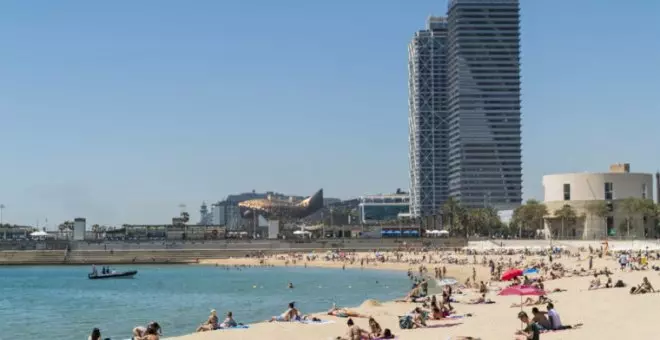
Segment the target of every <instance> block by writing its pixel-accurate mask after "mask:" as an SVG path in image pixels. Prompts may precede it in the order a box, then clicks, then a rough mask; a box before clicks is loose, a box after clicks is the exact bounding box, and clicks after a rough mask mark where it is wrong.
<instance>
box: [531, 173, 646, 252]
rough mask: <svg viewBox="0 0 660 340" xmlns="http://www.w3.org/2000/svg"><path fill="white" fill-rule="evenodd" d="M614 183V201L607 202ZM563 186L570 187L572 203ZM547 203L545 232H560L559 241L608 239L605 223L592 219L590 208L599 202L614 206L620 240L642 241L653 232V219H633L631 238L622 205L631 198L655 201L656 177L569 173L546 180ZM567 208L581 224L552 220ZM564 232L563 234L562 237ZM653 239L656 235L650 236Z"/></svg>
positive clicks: (545, 193)
mask: <svg viewBox="0 0 660 340" xmlns="http://www.w3.org/2000/svg"><path fill="white" fill-rule="evenodd" d="M608 182H609V183H612V195H613V196H612V199H611V200H609V199H608V200H606V199H605V183H608ZM564 184H569V185H570V200H564V198H565V197H564ZM543 189H544V201H545V202H544V203H545V205H546V206H547V207H548V213H549V216H548V218H546V220H545V228H546V231H549V230H550V229H553V230H558V231H559V232H560V235H559V237H560V238H578V239H587V240H588V239H602V238H605V237H606V236H607V224H606V219H605V218H601V217H598V216H593V215H591V214H590V212H589V206H590V205H593V204H594V203H596V202H602V201H606V202H611V203H612V205H613V211H612V213H611V214H610V216H611V217H612V218H613V226H614V228H615V229H616V230H617V237H631V238H637V239H642V238H644V237H645V233H646V232H647V231H648V232H649V233H652V232H653V229H654V228H653V223H654V221H653V219H647V220H646V221H644V218H643V217H642V216H634V217H633V219H632V223H631V225H630V234H628V230H627V226H626V227H624V228H623V230H622V228H621V226H622V225H623V224H626V218H627V216H626V215H625V213H624V212H623V209H622V206H621V202H622V200H624V199H626V198H630V197H634V198H646V199H652V198H653V176H652V175H651V174H643V173H569V174H556V175H547V176H543ZM564 205H569V206H571V207H572V208H573V209H574V210H575V211H576V213H577V215H578V216H579V218H578V221H577V222H576V223H575V224H573V225H568V224H567V223H565V222H564V225H563V228H562V221H561V220H560V219H557V218H553V216H554V212H555V211H556V210H559V209H561V208H562V207H563V206H564ZM562 229H563V233H562ZM649 236H653V235H649Z"/></svg>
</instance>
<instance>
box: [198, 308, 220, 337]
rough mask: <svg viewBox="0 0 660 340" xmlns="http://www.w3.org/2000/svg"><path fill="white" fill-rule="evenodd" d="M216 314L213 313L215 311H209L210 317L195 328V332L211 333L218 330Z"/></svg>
mask: <svg viewBox="0 0 660 340" xmlns="http://www.w3.org/2000/svg"><path fill="white" fill-rule="evenodd" d="M218 321H219V319H218V314H217V312H216V311H215V309H212V310H211V315H209V318H208V319H207V320H206V321H205V322H204V323H203V324H201V325H199V327H197V330H195V332H208V331H212V330H215V329H217V328H218Z"/></svg>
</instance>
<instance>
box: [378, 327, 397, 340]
mask: <svg viewBox="0 0 660 340" xmlns="http://www.w3.org/2000/svg"><path fill="white" fill-rule="evenodd" d="M395 338H396V336H394V334H392V331H391V330H390V329H389V328H385V330H384V331H383V335H382V336H381V337H379V338H374V340H386V339H395Z"/></svg>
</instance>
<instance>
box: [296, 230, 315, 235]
mask: <svg viewBox="0 0 660 340" xmlns="http://www.w3.org/2000/svg"><path fill="white" fill-rule="evenodd" d="M293 234H294V235H309V234H311V233H310V232H309V231H303V230H296V231H294V232H293Z"/></svg>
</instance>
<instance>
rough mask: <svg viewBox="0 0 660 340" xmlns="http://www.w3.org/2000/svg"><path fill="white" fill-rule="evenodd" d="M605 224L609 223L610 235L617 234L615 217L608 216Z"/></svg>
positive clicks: (608, 230) (608, 233)
mask: <svg viewBox="0 0 660 340" xmlns="http://www.w3.org/2000/svg"><path fill="white" fill-rule="evenodd" d="M605 224H606V225H607V235H608V236H614V235H616V230H615V229H614V217H612V216H607V219H606V220H605Z"/></svg>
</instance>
